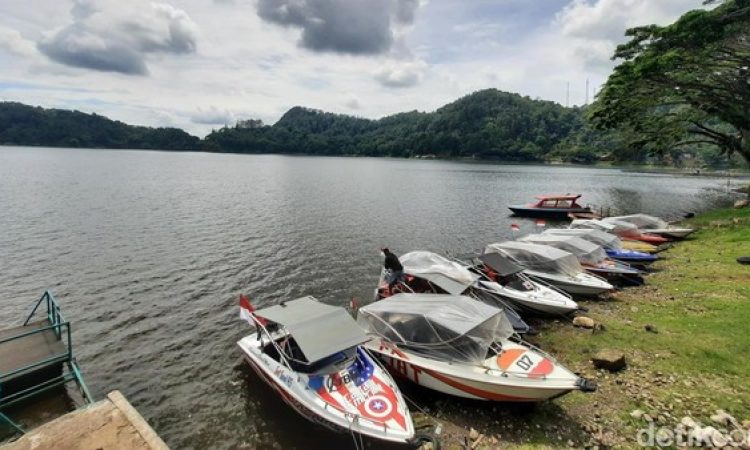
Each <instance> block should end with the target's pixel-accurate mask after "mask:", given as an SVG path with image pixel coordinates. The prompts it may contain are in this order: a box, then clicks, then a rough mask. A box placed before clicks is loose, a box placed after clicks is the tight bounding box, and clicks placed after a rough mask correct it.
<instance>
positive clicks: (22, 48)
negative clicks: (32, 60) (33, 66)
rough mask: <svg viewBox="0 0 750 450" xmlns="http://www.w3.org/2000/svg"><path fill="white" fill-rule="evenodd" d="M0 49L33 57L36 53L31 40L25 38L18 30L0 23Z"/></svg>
mask: <svg viewBox="0 0 750 450" xmlns="http://www.w3.org/2000/svg"><path fill="white" fill-rule="evenodd" d="M0 49H2V50H5V51H8V52H10V53H14V54H16V55H19V56H25V57H34V56H36V54H37V51H36V46H35V45H34V42H33V41H30V40H28V39H25V38H24V37H23V36H21V33H19V32H18V30H14V29H13V28H8V27H4V26H2V25H0Z"/></svg>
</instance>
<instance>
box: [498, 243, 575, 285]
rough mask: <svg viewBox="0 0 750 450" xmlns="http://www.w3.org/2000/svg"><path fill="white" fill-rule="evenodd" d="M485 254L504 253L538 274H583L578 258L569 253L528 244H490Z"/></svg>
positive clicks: (572, 275)
mask: <svg viewBox="0 0 750 450" xmlns="http://www.w3.org/2000/svg"><path fill="white" fill-rule="evenodd" d="M484 252H485V253H493V252H502V253H505V254H506V255H508V256H510V257H511V258H513V259H514V260H515V261H516V262H518V263H519V264H520V265H522V266H523V267H525V268H527V269H529V270H534V271H537V272H545V273H551V274H559V275H564V276H570V277H575V276H576V275H578V274H579V273H581V272H583V269H582V268H581V263H580V262H579V261H578V258H577V257H576V256H575V255H574V254H572V253H569V252H566V251H564V250H560V249H557V248H555V247H550V246H547V245H537V244H532V243H528V242H516V241H508V242H503V243H499V244H490V245H488V246H487V247H486V248H485V250H484Z"/></svg>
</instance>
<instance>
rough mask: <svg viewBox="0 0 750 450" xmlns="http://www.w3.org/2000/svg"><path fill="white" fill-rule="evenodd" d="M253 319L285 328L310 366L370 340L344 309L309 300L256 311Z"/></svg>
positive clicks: (304, 299)
mask: <svg viewBox="0 0 750 450" xmlns="http://www.w3.org/2000/svg"><path fill="white" fill-rule="evenodd" d="M255 315H256V316H259V317H262V318H264V319H268V320H270V321H272V322H276V323H278V324H281V325H282V326H283V327H284V328H286V329H287V331H289V333H290V334H291V335H292V336H293V337H294V340H295V341H296V342H297V344H298V345H299V347H300V349H301V350H302V353H304V355H305V357H306V358H307V361H308V362H311V363H312V362H315V361H318V360H321V359H323V358H325V357H327V356H331V355H333V354H335V353H337V352H340V351H343V350H347V349H350V348H352V347H354V346H357V345H359V344H362V343H363V342H367V341H368V340H369V339H368V337H367V335H366V334H365V333H364V331H363V330H362V329H361V328H360V327H359V326H357V323H356V322H355V321H354V319H352V317H351V316H350V315H349V313H347V312H346V310H345V309H344V308H341V307H338V306H330V305H326V304H325V303H321V302H319V301H318V300H316V299H315V298H314V297H310V296H307V297H302V298H298V299H296V300H290V301H288V302H284V303H282V304H279V305H274V306H271V307H268V308H263V309H260V310H257V311H255Z"/></svg>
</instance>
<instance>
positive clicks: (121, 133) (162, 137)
mask: <svg viewBox="0 0 750 450" xmlns="http://www.w3.org/2000/svg"><path fill="white" fill-rule="evenodd" d="M583 127H584V118H583V113H582V111H581V110H580V109H577V108H564V107H562V106H560V105H558V104H556V103H553V102H547V101H540V100H532V99H530V98H528V97H522V96H520V95H517V94H510V93H506V92H501V91H498V90H496V89H487V90H483V91H479V92H475V93H473V94H471V95H468V96H466V97H463V98H461V99H459V100H457V101H455V102H453V103H450V104H448V105H445V106H443V107H442V108H440V109H438V110H437V111H434V112H430V113H425V112H418V111H412V112H405V113H399V114H394V115H391V116H387V117H384V118H382V119H379V120H370V119H363V118H358V117H352V116H346V115H341V114H332V113H327V112H323V111H318V110H313V109H309V108H302V107H294V108H292V109H290V110H289V111H287V113H286V114H284V116H282V117H281V119H279V121H278V122H276V123H275V124H274V125H263V123H262V122H260V121H259V120H244V121H240V122H238V123H237V125H235V126H232V127H225V128H222V129H220V130H216V131H214V132H212V133H211V134H209V135H208V136H207V137H206V138H205V139H204V140H201V139H199V138H197V137H195V136H191V135H190V134H188V133H186V132H184V131H182V130H179V129H176V128H148V127H139V126H132V125H127V124H125V123H122V122H118V121H114V120H110V119H108V118H106V117H103V116H100V115H96V114H85V113H82V112H78V111H65V110H59V109H43V108H39V107H32V106H27V105H23V104H20V103H9V102H6V103H0V145H2V144H6V145H32V146H53V147H98V148H140V149H164V150H210V151H225V152H237V153H297V154H313V155H366V156H420V155H435V156H438V157H475V158H480V159H498V160H507V161H534V160H542V159H545V158H547V157H549V156H552V155H556V156H559V155H560V154H570V152H569V150H568V149H569V147H571V143H577V142H578V139H575V137H576V136H577V135H578V134H580V133H579V131H580V130H582V129H583ZM566 138H567V139H566ZM587 151H588V150H587ZM592 155H593V152H589V154H588V156H589V158H590V159H593V158H594V157H593V156H592Z"/></svg>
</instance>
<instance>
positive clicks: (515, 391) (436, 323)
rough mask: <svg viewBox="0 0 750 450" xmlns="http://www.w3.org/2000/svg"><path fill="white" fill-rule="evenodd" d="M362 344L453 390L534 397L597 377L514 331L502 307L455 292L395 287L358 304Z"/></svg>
mask: <svg viewBox="0 0 750 450" xmlns="http://www.w3.org/2000/svg"><path fill="white" fill-rule="evenodd" d="M357 323H359V324H360V325H361V326H362V327H363V328H365V329H366V330H367V331H368V333H369V334H371V335H372V336H373V339H372V340H371V341H369V342H368V343H367V344H365V345H366V347H367V348H368V349H369V350H370V351H371V352H374V353H376V354H377V355H378V357H379V358H381V359H382V360H383V361H385V363H386V366H387V367H388V369H389V370H390V371H391V372H393V373H394V374H396V375H397V376H400V377H401V378H405V379H408V380H411V381H413V382H414V383H417V384H419V385H421V386H424V387H427V388H430V389H434V390H436V391H439V392H443V393H445V394H450V395H455V396H458V397H465V398H472V399H480V400H491V401H507V402H538V401H543V400H548V399H552V398H555V397H559V396H561V395H564V394H566V393H568V392H570V391H574V390H581V391H589V392H590V391H594V390H595V389H596V386H595V384H593V383H592V382H590V381H588V380H585V379H583V378H581V377H579V376H577V375H576V374H574V373H572V372H571V371H570V370H568V369H566V368H565V367H563V366H562V365H561V364H559V363H557V361H555V360H554V359H553V358H552V357H551V356H549V355H547V354H546V353H544V352H542V351H541V350H539V349H537V348H534V347H532V346H531V345H529V344H527V343H524V342H523V341H521V340H520V339H514V338H513V327H512V326H511V325H510V323H509V322H508V319H507V317H506V316H505V314H504V313H503V311H502V310H500V309H498V308H496V307H494V306H491V305H487V304H485V303H483V302H480V301H478V300H474V299H472V298H470V297H466V296H461V295H435V294H396V295H394V296H392V297H389V298H386V299H384V300H379V301H377V302H374V303H372V304H370V305H367V306H365V307H363V308H361V309H360V310H359V312H358V315H357Z"/></svg>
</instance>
